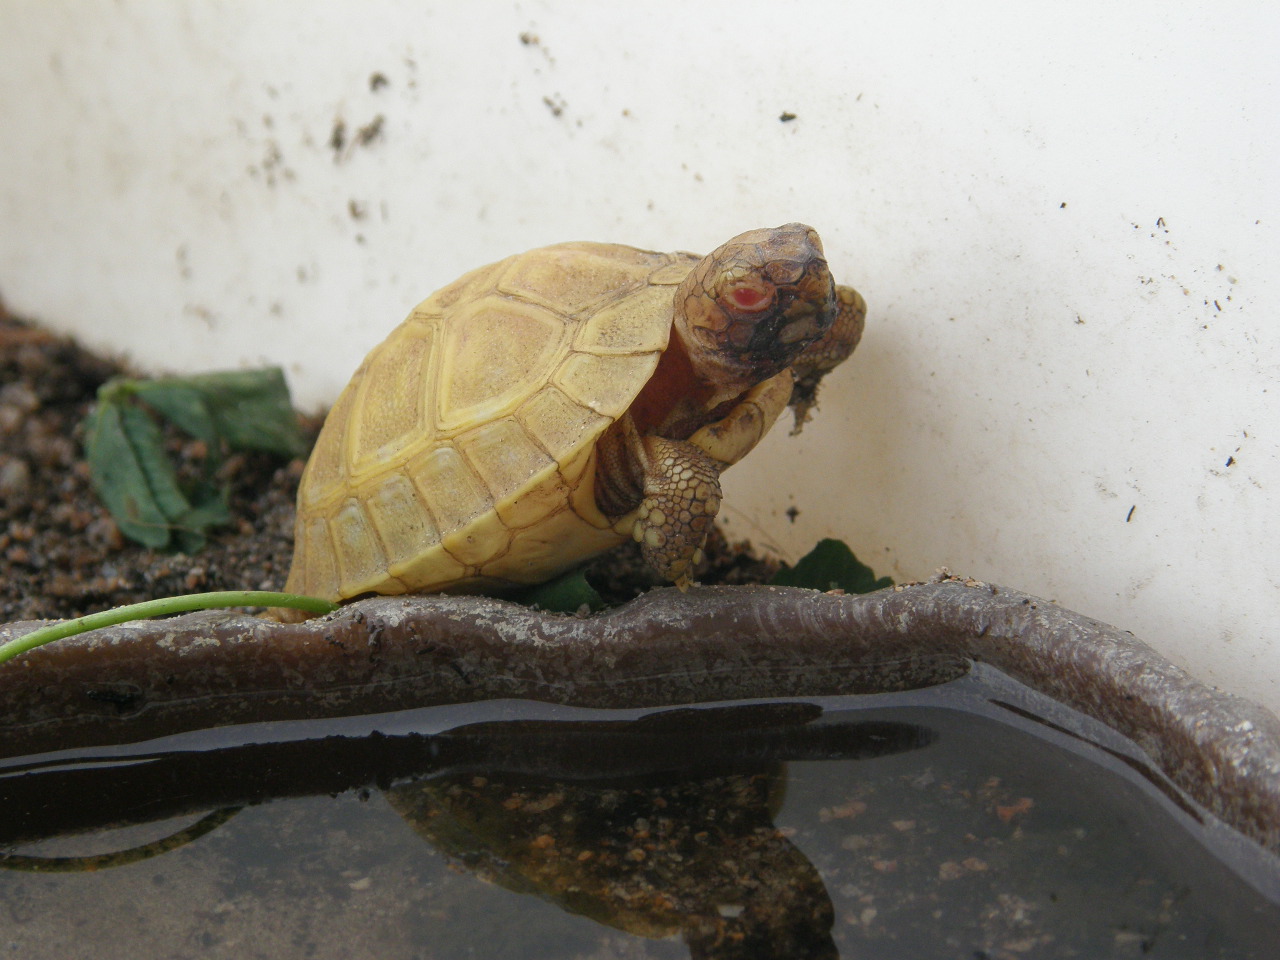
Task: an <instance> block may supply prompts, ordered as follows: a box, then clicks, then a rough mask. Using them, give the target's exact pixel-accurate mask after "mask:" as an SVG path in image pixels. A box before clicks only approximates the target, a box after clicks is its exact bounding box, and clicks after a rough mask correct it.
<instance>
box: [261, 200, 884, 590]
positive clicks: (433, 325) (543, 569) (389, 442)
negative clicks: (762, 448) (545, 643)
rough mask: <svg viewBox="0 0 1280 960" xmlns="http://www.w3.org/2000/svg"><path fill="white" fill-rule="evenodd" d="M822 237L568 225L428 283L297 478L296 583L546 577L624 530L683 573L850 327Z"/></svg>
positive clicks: (858, 330) (684, 580)
mask: <svg viewBox="0 0 1280 960" xmlns="http://www.w3.org/2000/svg"><path fill="white" fill-rule="evenodd" d="M865 312H866V306H865V304H864V302H863V300H862V298H861V297H860V296H859V295H858V293H857V292H856V291H854V290H853V289H851V288H849V287H839V286H836V285H835V283H834V282H833V280H832V278H831V274H830V272H829V270H828V268H827V263H826V260H825V259H824V256H823V252H822V244H821V241H820V239H819V238H818V235H817V233H816V232H815V231H814V230H813V229H812V228H811V227H808V226H805V225H804V224H799V223H792V224H787V225H785V226H782V227H778V228H776V229H763V230H752V231H749V232H747V233H743V234H741V235H739V236H737V237H734V238H733V239H732V240H730V241H728V242H727V243H725V244H724V245H723V246H721V247H720V248H719V249H717V250H716V251H715V252H714V253H712V254H710V255H709V256H706V257H701V258H700V257H698V256H696V255H694V254H689V253H654V252H652V251H648V250H638V249H635V248H632V247H627V246H622V245H617V244H606V243H561V244H556V245H554V246H549V247H542V248H540V249H537V250H532V251H529V252H527V253H523V254H519V255H517V256H513V257H509V258H507V259H505V260H502V261H500V262H498V263H494V264H490V265H489V266H486V267H481V268H479V269H478V270H473V271H472V272H470V273H467V274H465V275H464V276H462V277H461V278H459V279H458V280H456V281H454V282H453V283H451V284H449V285H448V286H446V287H444V288H443V289H441V290H439V291H437V292H436V293H434V294H432V295H431V296H430V297H428V298H427V299H426V300H424V301H423V302H422V303H420V304H419V305H418V306H417V307H415V308H414V310H413V312H412V313H410V314H409V316H408V318H407V319H406V320H405V321H404V322H403V323H402V324H401V325H400V326H399V327H397V328H396V329H395V330H394V331H393V332H392V333H391V334H390V335H389V336H388V337H387V339H386V340H384V341H383V342H382V343H381V344H380V345H379V346H377V347H375V348H374V349H373V351H372V352H371V353H370V354H369V355H368V357H366V358H365V360H364V362H363V363H362V364H361V365H360V367H359V369H358V370H357V371H356V372H355V374H354V375H353V377H352V379H351V382H350V383H349V384H348V385H347V387H346V388H345V389H344V390H343V392H342V394H341V395H340V396H339V398H338V400H337V402H336V403H335V404H334V406H333V408H332V410H331V411H330V413H329V415H328V418H327V419H326V421H325V424H324V426H323V428H322V429H321V432H320V436H319V439H318V440H317V441H316V446H315V449H314V451H313V452H312V454H311V458H310V460H309V461H308V463H307V465H306V468H305V470H304V471H303V474H302V479H301V483H300V486H299V489H298V510H297V519H296V521H295V541H294V554H293V563H292V566H291V569H290V571H289V578H288V584H287V586H286V589H287V590H289V591H292V592H297V593H304V594H309V595H312V596H320V597H324V598H326V599H330V600H334V601H342V600H347V599H351V598H355V597H358V596H361V595H365V594H371V593H377V594H399V593H409V592H413V593H419V592H431V591H452V592H478V591H483V590H494V589H497V590H499V591H500V590H501V588H503V587H508V588H509V587H513V586H516V585H528V584H533V583H539V582H542V581H545V580H548V579H551V578H553V577H554V576H556V575H558V574H560V573H562V572H564V571H566V570H568V569H569V568H571V567H573V566H575V565H577V564H580V563H582V562H583V561H585V560H586V559H588V558H590V557H592V556H594V555H596V554H598V553H600V552H602V551H604V550H607V549H609V548H610V547H613V546H616V545H617V544H620V543H622V542H624V541H625V540H626V539H627V538H628V537H634V539H636V540H637V541H639V542H640V545H641V550H642V553H643V556H644V558H645V560H646V561H647V562H648V563H649V564H650V565H651V566H652V567H653V568H654V569H655V570H656V571H657V572H658V573H659V574H660V575H661V576H662V577H663V578H664V579H666V580H669V581H674V582H675V584H676V585H677V586H679V587H681V588H682V589H683V588H685V587H686V586H687V585H688V584H689V583H690V580H691V574H692V572H693V568H694V565H695V564H696V563H697V562H698V561H699V559H700V553H701V548H702V547H703V545H704V542H705V539H706V535H707V532H708V530H709V528H710V524H711V522H712V520H713V519H714V517H715V515H716V512H717V510H718V509H719V506H720V496H721V493H720V484H719V479H718V478H719V475H720V473H721V471H723V470H724V469H725V467H727V466H729V465H731V464H733V463H736V462H737V461H738V460H739V459H741V458H742V457H743V456H744V455H745V454H746V453H747V452H748V451H749V450H751V448H752V447H754V446H755V445H756V443H757V441H759V440H760V438H761V437H762V436H763V435H764V433H765V432H766V431H767V430H768V429H769V427H770V426H772V424H773V422H774V420H775V419H776V418H777V417H778V415H779V414H780V413H781V412H782V410H783V409H784V407H786V406H787V405H788V403H790V404H791V405H792V406H793V407H795V415H796V428H797V430H798V429H799V428H800V427H801V426H802V425H803V423H804V421H805V420H806V419H807V418H808V415H809V408H810V407H811V406H812V404H813V401H814V396H815V392H816V389H817V386H818V382H819V381H820V380H821V379H822V376H823V375H824V374H825V373H826V372H827V371H829V370H830V369H832V368H833V367H834V366H835V365H836V364H838V363H840V362H841V361H842V360H844V358H845V357H847V356H848V355H849V353H850V352H851V351H852V350H853V348H854V347H855V346H856V345H857V342H858V340H859V338H860V336H861V334H862V326H863V319H864V316H865Z"/></svg>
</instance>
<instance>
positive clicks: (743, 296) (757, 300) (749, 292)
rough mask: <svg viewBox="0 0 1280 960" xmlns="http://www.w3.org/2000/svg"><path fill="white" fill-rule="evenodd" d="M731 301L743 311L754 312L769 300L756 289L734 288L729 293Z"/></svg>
mask: <svg viewBox="0 0 1280 960" xmlns="http://www.w3.org/2000/svg"><path fill="white" fill-rule="evenodd" d="M729 299H730V300H731V301H732V302H733V305H734V306H736V307H738V308H740V309H742V310H754V309H756V308H757V307H759V306H760V305H761V304H763V303H764V302H765V301H766V300H768V299H769V298H768V296H767V295H766V294H765V293H764V292H763V291H761V290H757V289H756V288H755V287H734V288H733V289H732V290H730V291H729Z"/></svg>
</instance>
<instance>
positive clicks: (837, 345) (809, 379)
mask: <svg viewBox="0 0 1280 960" xmlns="http://www.w3.org/2000/svg"><path fill="white" fill-rule="evenodd" d="M836 303H837V308H836V319H835V322H834V323H833V324H831V327H830V329H828V330H827V332H826V333H825V334H824V335H823V336H821V337H819V338H818V339H817V340H815V341H814V342H813V343H811V344H809V346H807V347H805V349H804V351H803V352H802V353H801V354H800V356H799V357H797V358H796V360H795V362H794V363H792V364H791V369H792V370H794V371H795V375H796V385H795V389H794V390H793V391H792V393H791V407H792V409H793V410H794V411H795V415H796V425H795V428H794V429H793V430H792V431H791V433H792V435H793V436H794V435H795V434H797V433H799V432H800V431H801V429H802V428H803V427H804V425H805V423H806V422H807V421H808V420H809V411H810V409H812V408H813V406H814V404H815V403H816V401H817V396H818V384H819V383H821V382H822V378H823V377H824V376H825V375H826V374H827V373H829V372H830V371H831V370H832V369H834V368H835V367H836V366H838V365H839V364H840V363H842V362H844V360H845V359H846V358H847V357H848V356H849V354H851V353H853V348H854V347H856V346H857V345H858V341H859V340H861V339H862V327H863V325H864V324H865V322H866V319H867V304H866V301H865V300H863V299H862V295H861V294H859V293H858V291H857V290H855V289H853V287H839V286H838V287H836Z"/></svg>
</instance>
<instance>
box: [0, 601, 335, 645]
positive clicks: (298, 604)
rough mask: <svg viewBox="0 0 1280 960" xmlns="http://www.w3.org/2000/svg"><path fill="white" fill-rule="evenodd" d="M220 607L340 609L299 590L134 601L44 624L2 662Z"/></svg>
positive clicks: (15, 642)
mask: <svg viewBox="0 0 1280 960" xmlns="http://www.w3.org/2000/svg"><path fill="white" fill-rule="evenodd" d="M219 607H291V608H293V609H294V610H305V611H306V612H307V613H330V612H332V611H334V610H337V609H338V607H337V605H336V604H333V603H330V602H329V601H328V600H321V599H320V598H319V597H304V596H300V595H299V594H296V593H275V592H273V591H270V590H217V591H214V592H213V593H187V594H183V595H182V596H180V597H162V598H160V599H159V600H147V601H144V602H143V603H131V604H128V605H127V606H123V607H114V608H112V609H111V610H103V611H102V612H101V613H91V614H89V615H88V616H86V617H77V618H76V619H74V620H63V621H62V622H61V623H55V624H52V625H51V626H48V627H41V628H40V629H39V630H33V631H32V632H31V633H28V634H25V635H23V636H21V637H18V638H17V639H16V640H10V641H9V642H8V643H6V644H3V645H0V663H4V662H5V661H6V660H12V659H13V658H14V657H16V656H17V655H18V654H20V653H26V652H27V651H28V650H33V649H35V648H36V647H39V646H42V645H44V644H46V643H52V642H53V641H54V640H61V639H63V638H64V637H74V636H75V635H76V634H77V633H85V632H86V631H89V630H97V629H98V628H99V627H110V626H113V625H115V624H117V623H127V622H128V621H130V620H145V619H146V618H148V617H163V616H167V615H168V614H171V613H187V612H188V611H191V610H214V609H217V608H219Z"/></svg>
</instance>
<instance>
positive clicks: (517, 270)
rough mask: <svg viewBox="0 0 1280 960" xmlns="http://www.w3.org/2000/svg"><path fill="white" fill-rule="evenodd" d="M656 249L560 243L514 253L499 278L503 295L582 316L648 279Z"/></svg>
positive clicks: (656, 262)
mask: <svg viewBox="0 0 1280 960" xmlns="http://www.w3.org/2000/svg"><path fill="white" fill-rule="evenodd" d="M664 261H665V257H662V255H661V254H652V253H647V252H645V251H642V250H635V249H633V248H631V247H623V246H617V245H614V244H606V243H562V244H558V245H557V246H554V247H546V248H544V249H542V250H533V251H530V252H529V253H526V254H524V255H523V256H520V257H516V258H515V260H514V261H513V262H512V264H511V265H510V266H509V267H508V268H507V270H506V272H505V273H504V274H503V276H502V279H501V280H500V281H498V290H499V291H501V292H502V293H504V294H506V295H507V296H511V297H516V298H519V299H521V300H527V301H529V302H530V303H536V304H539V305H540V306H543V307H546V308H547V309H548V310H554V311H556V312H558V313H563V314H568V315H569V316H571V317H572V316H579V315H585V314H587V313H588V312H590V311H591V310H592V308H594V307H596V306H599V305H600V304H602V303H608V302H612V301H615V300H618V299H621V298H622V297H625V296H628V295H629V294H632V293H634V292H636V291H637V290H640V289H641V288H642V287H644V286H646V285H647V284H648V279H649V274H650V273H652V272H653V271H654V269H655V268H656V267H658V266H659V265H660V264H662V263H663V262H664Z"/></svg>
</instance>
